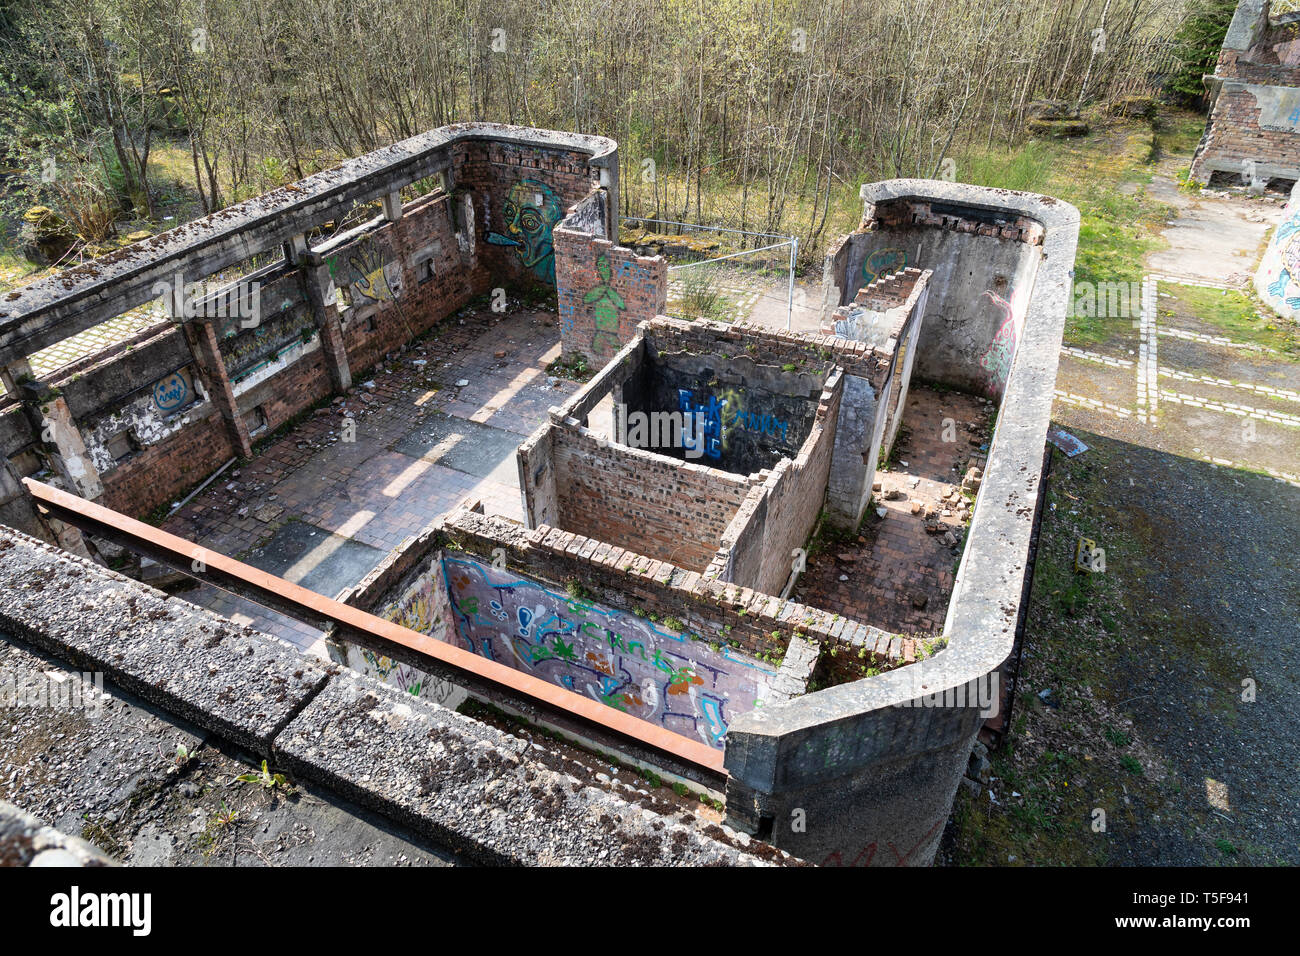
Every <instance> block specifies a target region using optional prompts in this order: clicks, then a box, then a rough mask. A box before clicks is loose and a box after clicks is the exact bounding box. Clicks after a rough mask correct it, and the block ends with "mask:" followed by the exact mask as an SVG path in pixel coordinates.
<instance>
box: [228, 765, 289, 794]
mask: <svg viewBox="0 0 1300 956" xmlns="http://www.w3.org/2000/svg"><path fill="white" fill-rule="evenodd" d="M235 779H236V780H238V781H239V782H240V783H255V784H258V785H259V786H261V787H262V788H263V789H266V790H275V789H276V788H280V789H284V790H287V789H289V781H288V779H287V778H286V777H285V775H284V774H282V773H271V770H270V768H269V767H268V766H267V762H266V761H265V760H263V761H262V769H261V771H260V772H258V771H253V772H252V773H241V774H240V775H239V776H237V777H236V778H235Z"/></svg>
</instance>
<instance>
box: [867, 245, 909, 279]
mask: <svg viewBox="0 0 1300 956" xmlns="http://www.w3.org/2000/svg"><path fill="white" fill-rule="evenodd" d="M906 268H907V253H906V252H904V251H903V250H902V249H877V250H876V251H875V252H873V253H871V254H870V255H869V256H867V258H866V259H864V260H863V262H862V284H863V285H870V284H871V283H873V282H875V281H876V280H877V279H879V278H880V277H881V276H887V275H893V274H894V273H895V272H902V271H903V270H904V269H906Z"/></svg>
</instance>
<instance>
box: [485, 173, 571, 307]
mask: <svg viewBox="0 0 1300 956" xmlns="http://www.w3.org/2000/svg"><path fill="white" fill-rule="evenodd" d="M563 215H564V209H563V206H562V204H561V203H560V197H559V195H557V194H556V192H555V190H554V189H552V188H551V187H550V186H548V185H547V184H546V183H544V182H542V181H541V180H538V179H521V180H519V182H517V183H515V184H514V185H513V186H511V187H510V191H509V192H508V193H506V198H505V202H504V203H502V206H501V223H502V224H501V232H496V231H492V230H489V231H488V234H487V241H488V242H489V243H491V244H492V245H494V246H509V247H511V248H513V249H514V250H515V253H516V254H517V255H518V256H519V262H520V264H521V265H523V266H524V268H526V269H529V270H531V271H532V273H533V275H535V276H536V277H537V278H538V279H540V280H542V281H543V282H546V283H548V284H549V285H555V249H554V247H553V246H552V244H551V243H552V240H551V229H552V228H554V226H555V224H556V223H557V222H559V221H560V219H561V218H562V217H563Z"/></svg>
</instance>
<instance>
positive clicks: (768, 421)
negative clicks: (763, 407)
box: [677, 388, 790, 459]
mask: <svg viewBox="0 0 1300 956" xmlns="http://www.w3.org/2000/svg"><path fill="white" fill-rule="evenodd" d="M677 410H678V411H680V412H683V413H685V414H686V415H687V418H686V421H688V422H696V423H698V424H699V429H700V434H699V435H698V437H697V436H694V435H691V436H689V437H690V439H691V442H690V443H689V444H687V447H688V448H692V449H694V448H698V447H699V444H698V443H697V442H699V441H702V442H703V444H704V454H706V455H708V456H709V457H710V458H715V459H717V458H721V457H722V452H723V451H724V450H725V449H726V447H727V436H728V435H729V434H730V433H731V432H732V431H733V430H734V429H743V430H744V431H748V432H753V433H754V434H757V435H762V436H764V437H767V438H775V439H777V440H779V441H781V442H784V441H785V440H786V434H787V432H788V431H789V428H790V423H789V422H788V421H786V420H785V419H782V418H778V417H777V416H776V415H773V414H770V413H768V412H758V411H754V410H753V409H747V408H745V399H744V396H743V395H742V394H741V393H740V392H738V391H736V390H735V389H727V390H725V391H724V392H723V393H722V396H721V397H719V396H717V395H710V396H709V397H708V398H707V399H704V400H702V401H697V400H696V398H695V393H694V392H693V391H691V390H690V389H687V388H679V389H678V390H677Z"/></svg>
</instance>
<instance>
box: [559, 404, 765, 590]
mask: <svg viewBox="0 0 1300 956" xmlns="http://www.w3.org/2000/svg"><path fill="white" fill-rule="evenodd" d="M551 456H552V462H553V464H554V468H555V486H556V488H557V489H558V492H557V506H558V510H559V520H558V522H557V526H558V527H560V528H563V529H564V530H565V531H570V532H572V533H574V534H582V535H586V536H588V537H591V538H595V539H598V540H601V541H606V542H609V543H610V544H615V545H618V546H619V547H630V546H631V545H632V544H633V543H635V544H636V546H637V547H638V548H639V550H640V551H641V553H643V554H645V555H647V556H649V557H652V558H655V559H657V560H661V561H672V562H673V563H674V564H676V565H677V566H679V567H683V568H687V569H689V570H692V571H703V570H704V569H705V568H707V567H708V566H709V562H710V561H712V560H713V556H714V553H715V552H716V551H717V549H718V544H719V542H720V541H721V540H722V535H723V532H725V531H726V530H727V526H728V524H730V522H731V519H732V517H733V516H734V515H735V513H736V509H738V508H739V507H740V503H741V502H742V501H743V500H744V498H745V495H746V494H747V493H748V491H749V489H750V488H751V487H752V485H751V483H750V481H749V480H748V479H746V478H741V477H739V476H734V475H729V474H726V473H725V472H720V471H717V470H715V469H712V468H706V467H704V466H702V465H696V464H692V463H689V462H679V461H675V460H674V459H671V458H665V457H663V456H661V455H655V454H651V453H649V452H646V451H642V450H640V449H637V448H627V447H625V446H621V445H607V446H605V447H602V446H601V445H600V443H599V442H598V441H597V440H596V439H595V438H594V437H593V436H592V434H591V433H590V432H588V431H587V430H586V429H585V428H579V427H569V426H565V427H556V428H554V429H553V430H552V452H551Z"/></svg>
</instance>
